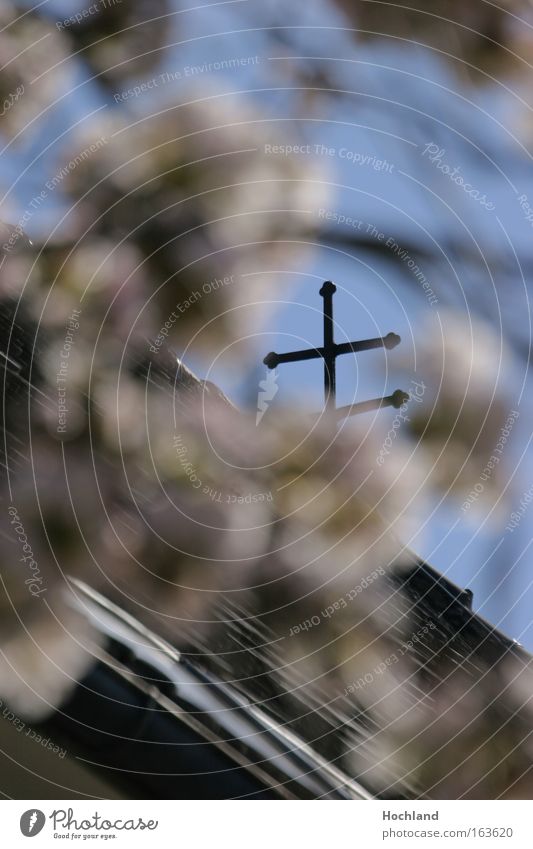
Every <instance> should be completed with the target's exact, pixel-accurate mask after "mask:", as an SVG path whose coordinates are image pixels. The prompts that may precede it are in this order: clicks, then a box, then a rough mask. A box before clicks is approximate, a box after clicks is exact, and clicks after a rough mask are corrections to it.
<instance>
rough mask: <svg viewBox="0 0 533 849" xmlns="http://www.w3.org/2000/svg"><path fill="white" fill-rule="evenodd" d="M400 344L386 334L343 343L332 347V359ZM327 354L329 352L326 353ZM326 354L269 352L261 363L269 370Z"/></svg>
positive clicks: (321, 351)
mask: <svg viewBox="0 0 533 849" xmlns="http://www.w3.org/2000/svg"><path fill="white" fill-rule="evenodd" d="M400 342H401V339H400V337H399V336H398V334H397V333H388V334H387V336H378V337H377V338H375V339H363V340H361V341H360V342H343V343H341V344H340V345H334V346H333V349H332V351H331V353H332V355H333V356H334V357H337V356H339V355H340V354H349V353H354V354H357V353H358V352H359V351H370V350H372V349H373V348H387V350H389V351H390V350H391V348H395V347H396V346H397V345H399V344H400ZM328 353H329V351H328ZM325 354H326V349H325V348H307V349H306V350H305V351H291V352H290V353H288V354H276V352H275V351H271V352H270V353H269V354H267V355H266V357H265V358H264V360H263V363H264V364H265V365H266V366H267V367H268V368H269V369H273V368H277V366H279V365H281V364H282V363H296V362H300V361H302V360H315V359H319V358H320V357H324V355H325Z"/></svg>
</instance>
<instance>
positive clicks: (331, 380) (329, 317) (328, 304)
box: [263, 280, 409, 419]
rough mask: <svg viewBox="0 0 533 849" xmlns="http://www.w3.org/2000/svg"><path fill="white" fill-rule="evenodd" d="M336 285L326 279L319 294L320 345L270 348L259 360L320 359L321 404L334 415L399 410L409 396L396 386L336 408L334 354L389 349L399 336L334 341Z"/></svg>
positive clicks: (269, 362)
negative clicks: (321, 300)
mask: <svg viewBox="0 0 533 849" xmlns="http://www.w3.org/2000/svg"><path fill="white" fill-rule="evenodd" d="M336 291H337V287H336V286H335V284H334V283H332V282H331V281H330V280H327V281H326V282H325V283H324V285H323V286H322V288H321V289H320V294H321V295H322V297H323V298H324V345H323V347H322V348H307V349H306V350H304V351H291V352H290V353H288V354H276V353H275V351H271V352H270V354H267V355H266V357H265V359H264V360H263V362H264V364H265V365H266V366H267V367H268V368H269V369H274V368H277V366H279V365H280V364H281V363H296V362H301V361H302V360H314V359H319V358H322V359H323V360H324V404H325V407H326V409H327V410H328V411H330V412H332V413H334V414H335V418H337V419H344V418H346V417H347V416H353V415H355V414H356V413H366V412H367V411H368V410H375V409H378V408H379V407H395V408H396V409H399V408H400V407H401V406H402V404H405V402H406V401H408V400H409V395H408V394H407V393H406V392H402V390H401V389H397V390H396V391H395V392H393V393H392V395H387V396H385V397H383V398H375V399H373V400H371V401H363V402H362V403H359V404H350V405H348V406H347V407H338V408H337V407H336V401H335V399H336V374H335V366H336V360H337V357H339V356H340V355H341V354H357V353H359V351H370V350H372V348H387V350H391V349H392V348H395V347H396V345H399V344H400V342H401V339H400V337H399V336H398V335H397V334H396V333H388V334H387V336H378V337H377V338H376V339H364V340H362V341H360V342H344V343H341V344H337V343H336V342H335V337H334V332H333V330H334V328H333V295H334V294H335V292H336Z"/></svg>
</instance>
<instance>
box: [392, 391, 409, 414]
mask: <svg viewBox="0 0 533 849" xmlns="http://www.w3.org/2000/svg"><path fill="white" fill-rule="evenodd" d="M391 400H392V406H393V407H394V409H395V410H399V409H400V407H403V405H404V404H407V402H408V401H409V400H410V396H409V394H408V393H407V392H404V391H403V390H402V389H397V390H396V391H395V392H393V393H392V395H391Z"/></svg>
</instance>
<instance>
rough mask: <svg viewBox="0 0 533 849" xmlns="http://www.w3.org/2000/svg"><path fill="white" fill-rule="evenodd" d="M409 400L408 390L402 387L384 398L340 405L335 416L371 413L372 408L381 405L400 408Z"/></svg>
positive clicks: (341, 417) (338, 418) (377, 408)
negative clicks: (404, 390) (403, 389)
mask: <svg viewBox="0 0 533 849" xmlns="http://www.w3.org/2000/svg"><path fill="white" fill-rule="evenodd" d="M408 401H409V395H408V393H407V392H403V391H402V390H401V389H396V391H395V392H393V393H392V395H386V396H385V397H384V398H373V399H372V400H371V401H361V402H360V403H358V404H348V406H346V407H338V409H336V410H335V418H336V419H337V420H339V421H340V420H341V419H347V418H348V417H349V416H355V415H357V414H358V413H369V412H370V411H371V410H379V409H380V408H381V407H394V408H395V409H396V410H399V409H400V407H402V406H403V405H404V404H406V403H407V402H408Z"/></svg>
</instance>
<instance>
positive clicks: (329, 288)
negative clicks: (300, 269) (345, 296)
mask: <svg viewBox="0 0 533 849" xmlns="http://www.w3.org/2000/svg"><path fill="white" fill-rule="evenodd" d="M336 291H337V287H336V286H335V283H332V282H331V280H326V282H325V283H324V284H323V285H322V288H321V290H320V294H321V295H322V297H324V295H333V294H334V293H335V292H336Z"/></svg>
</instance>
